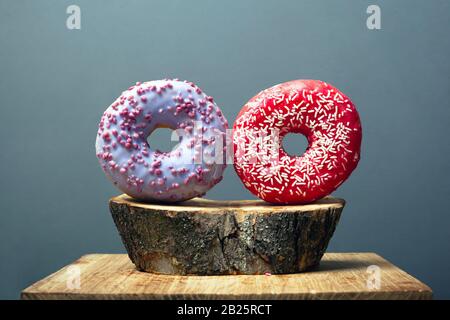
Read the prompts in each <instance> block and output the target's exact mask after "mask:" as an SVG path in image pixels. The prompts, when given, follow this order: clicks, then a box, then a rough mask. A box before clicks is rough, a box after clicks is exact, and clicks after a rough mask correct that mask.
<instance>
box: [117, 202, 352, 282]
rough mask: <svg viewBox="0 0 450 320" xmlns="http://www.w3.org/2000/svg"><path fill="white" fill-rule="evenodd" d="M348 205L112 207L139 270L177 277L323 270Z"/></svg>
mask: <svg viewBox="0 0 450 320" xmlns="http://www.w3.org/2000/svg"><path fill="white" fill-rule="evenodd" d="M344 204H345V201H344V200H342V199H337V198H332V197H329V198H325V199H323V200H320V201H317V202H315V203H313V204H308V205H290V206H276V205H270V204H268V203H266V202H264V201H261V200H248V201H214V200H206V199H192V200H189V201H185V202H181V203H178V204H177V205H173V204H172V205H171V204H147V203H142V202H139V201H136V200H134V199H132V198H130V197H129V196H126V195H122V196H119V197H114V198H112V199H111V200H110V203H109V206H110V211H111V214H112V217H113V219H114V222H115V224H116V226H117V229H118V231H119V233H120V236H121V238H122V242H123V243H124V245H125V248H126V250H127V252H128V254H129V256H130V259H131V261H133V263H134V264H135V265H136V267H137V268H138V269H139V270H142V271H148V272H153V273H162V274H175V275H189V274H193V275H223V274H264V273H266V272H270V273H274V274H282V273H297V272H301V271H305V270H308V269H310V268H311V267H315V266H317V265H318V263H319V261H320V259H321V258H322V256H323V254H324V252H325V250H326V248H327V246H328V243H329V241H330V239H331V237H332V235H333V233H334V230H335V228H336V225H337V223H338V221H339V218H340V215H341V212H342V209H343V207H344Z"/></svg>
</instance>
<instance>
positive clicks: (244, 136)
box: [233, 80, 362, 204]
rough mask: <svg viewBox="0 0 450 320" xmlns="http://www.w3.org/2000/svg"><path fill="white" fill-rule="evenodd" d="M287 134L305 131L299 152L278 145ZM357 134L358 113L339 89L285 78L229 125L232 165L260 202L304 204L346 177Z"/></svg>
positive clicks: (359, 134) (352, 165)
mask: <svg viewBox="0 0 450 320" xmlns="http://www.w3.org/2000/svg"><path fill="white" fill-rule="evenodd" d="M277 132H278V134H277ZM288 133H301V134H303V135H305V136H306V138H307V139H308V144H309V145H308V148H307V150H306V151H305V153H304V154H303V155H301V156H298V157H294V156H290V155H288V154H287V153H286V152H285V151H284V150H283V148H282V146H281V142H282V139H283V137H284V136H285V135H286V134H288ZM361 137H362V132H361V122H360V120H359V115H358V112H357V111H356V108H355V106H354V104H353V103H352V102H351V101H350V99H349V98H348V97H347V96H345V95H344V94H343V93H342V92H340V91H339V90H338V89H336V88H335V87H333V86H331V85H329V84H327V83H325V82H323V81H317V80H294V81H289V82H285V83H282V84H279V85H276V86H274V87H271V88H269V89H266V90H264V91H262V92H260V93H258V94H257V95H256V96H254V97H253V98H252V99H250V101H248V102H247V104H246V105H245V106H244V107H243V108H242V110H241V112H240V113H239V115H238V117H237V119H236V121H235V123H234V130H233V144H234V157H235V158H234V168H235V170H236V172H237V174H238V175H239V177H240V178H241V180H242V182H243V183H244V185H245V187H246V188H247V189H249V190H250V191H251V192H252V193H253V194H255V195H256V196H258V197H259V198H261V199H263V200H265V201H268V202H271V203H275V204H295V203H297V204H301V203H309V202H313V201H315V200H318V199H320V198H323V197H324V196H326V195H328V194H330V193H331V192H333V191H334V190H335V189H336V188H337V187H339V186H340V185H341V184H342V183H343V182H344V181H345V180H346V179H347V178H348V177H349V176H350V174H351V173H352V171H353V170H354V169H355V168H356V165H357V164H358V161H359V158H360V149H361Z"/></svg>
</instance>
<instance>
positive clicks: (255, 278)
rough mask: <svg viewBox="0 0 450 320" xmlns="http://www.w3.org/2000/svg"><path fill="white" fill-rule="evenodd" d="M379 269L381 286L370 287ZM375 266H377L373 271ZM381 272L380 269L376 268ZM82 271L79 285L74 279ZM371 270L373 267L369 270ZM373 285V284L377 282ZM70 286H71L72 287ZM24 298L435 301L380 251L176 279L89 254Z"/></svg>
mask: <svg viewBox="0 0 450 320" xmlns="http://www.w3.org/2000/svg"><path fill="white" fill-rule="evenodd" d="M372 265H375V266H377V267H379V271H380V278H379V279H380V282H379V285H380V286H379V287H378V288H377V286H376V285H375V286H373V285H372V286H369V287H368V285H367V281H368V279H370V278H369V277H370V276H371V273H370V272H368V267H369V266H372ZM372 268H374V267H372ZM375 269H376V267H375ZM77 270H79V272H80V278H79V279H80V282H79V287H78V288H77V286H76V285H75V286H74V285H73V284H74V283H75V284H76V281H75V282H73V276H74V275H76V273H77ZM369 270H370V269H369ZM371 283H373V282H371ZM68 284H69V286H68ZM21 297H22V299H431V298H432V291H431V289H430V288H429V287H428V286H426V285H425V284H423V283H422V282H420V281H419V280H417V279H415V278H414V277H412V276H411V275H409V274H407V273H406V272H404V271H402V270H400V269H399V268H397V267H396V266H394V265H392V264H391V263H389V262H388V261H386V260H385V259H383V258H381V257H380V256H378V255H376V254H374V253H326V254H325V256H324V257H323V259H322V262H321V264H320V267H318V268H317V269H316V270H314V271H311V272H306V273H299V274H286V275H226V276H174V275H157V274H151V273H145V272H140V271H137V270H136V269H135V267H134V265H133V264H132V263H131V261H130V260H129V259H128V257H127V255H125V254H89V255H85V256H83V257H81V258H80V259H78V260H77V261H75V262H74V263H72V264H71V265H68V266H66V267H64V268H63V269H61V270H59V271H58V272H56V273H54V274H52V275H50V276H48V277H47V278H45V279H43V280H40V281H38V282H37V283H35V284H33V285H32V286H30V287H28V288H26V289H25V290H23V292H22V295H21Z"/></svg>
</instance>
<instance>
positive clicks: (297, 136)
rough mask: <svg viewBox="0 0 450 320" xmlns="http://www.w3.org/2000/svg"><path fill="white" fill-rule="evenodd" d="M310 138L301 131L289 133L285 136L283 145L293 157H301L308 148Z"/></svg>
mask: <svg viewBox="0 0 450 320" xmlns="http://www.w3.org/2000/svg"><path fill="white" fill-rule="evenodd" d="M308 145H309V144H308V139H306V137H305V136H304V135H303V134H301V133H293V132H292V133H288V134H286V135H285V136H284V137H283V140H282V142H281V147H282V148H283V149H284V151H285V152H286V153H287V154H288V155H290V156H291V157H299V156H301V155H302V154H303V153H305V151H306V149H308Z"/></svg>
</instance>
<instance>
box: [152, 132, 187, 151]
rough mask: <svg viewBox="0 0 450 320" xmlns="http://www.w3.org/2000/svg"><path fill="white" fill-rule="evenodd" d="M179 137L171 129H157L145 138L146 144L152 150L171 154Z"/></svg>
mask: <svg viewBox="0 0 450 320" xmlns="http://www.w3.org/2000/svg"><path fill="white" fill-rule="evenodd" d="M179 141H180V137H179V136H178V135H177V133H176V131H174V130H173V129H171V128H165V127H158V128H156V129H155V130H153V132H152V133H150V135H149V136H148V137H147V143H148V145H149V146H150V148H151V149H152V150H155V151H160V152H171V151H172V150H173V149H175V147H176V146H177V145H178V143H179Z"/></svg>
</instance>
